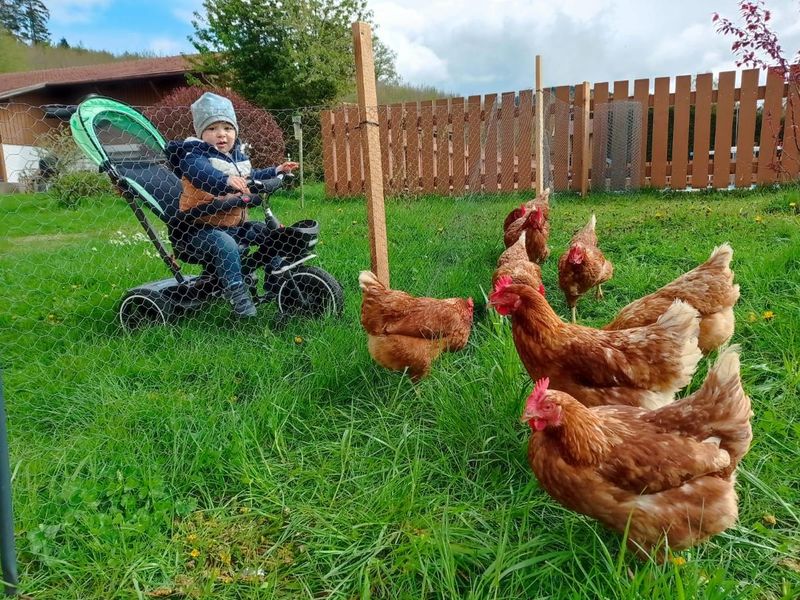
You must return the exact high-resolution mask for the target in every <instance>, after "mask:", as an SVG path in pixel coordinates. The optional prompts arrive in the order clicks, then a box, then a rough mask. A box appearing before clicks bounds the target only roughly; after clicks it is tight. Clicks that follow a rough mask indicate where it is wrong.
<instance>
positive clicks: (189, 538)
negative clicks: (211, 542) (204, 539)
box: [186, 533, 197, 544]
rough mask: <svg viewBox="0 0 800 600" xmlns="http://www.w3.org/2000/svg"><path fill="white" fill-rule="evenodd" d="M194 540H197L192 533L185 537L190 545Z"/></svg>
mask: <svg viewBox="0 0 800 600" xmlns="http://www.w3.org/2000/svg"><path fill="white" fill-rule="evenodd" d="M195 540H197V535H196V534H194V533H190V534H189V535H187V536H186V541H187V542H189V543H190V544H191V543H192V542H194V541H195Z"/></svg>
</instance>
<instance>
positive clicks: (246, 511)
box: [239, 506, 250, 515]
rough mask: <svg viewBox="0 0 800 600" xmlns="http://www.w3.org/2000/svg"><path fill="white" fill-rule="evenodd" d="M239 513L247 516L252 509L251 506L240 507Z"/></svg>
mask: <svg viewBox="0 0 800 600" xmlns="http://www.w3.org/2000/svg"><path fill="white" fill-rule="evenodd" d="M239 512H240V513H242V514H243V515H246V514H247V513H249V512H250V507H249V506H240V507H239Z"/></svg>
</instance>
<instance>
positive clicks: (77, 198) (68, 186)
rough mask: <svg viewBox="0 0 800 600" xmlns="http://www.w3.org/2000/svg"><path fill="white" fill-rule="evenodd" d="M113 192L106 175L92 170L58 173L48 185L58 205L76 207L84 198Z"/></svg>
mask: <svg viewBox="0 0 800 600" xmlns="http://www.w3.org/2000/svg"><path fill="white" fill-rule="evenodd" d="M113 193H114V186H113V185H111V181H110V180H109V178H108V175H105V174H104V173H95V172H93V171H73V172H71V173H64V174H63V175H59V176H58V177H57V178H56V179H55V181H53V185H52V186H51V187H50V195H51V196H53V197H54V198H55V199H56V202H57V203H58V205H59V206H62V207H64V208H73V209H74V208H78V206H80V205H81V204H83V202H84V201H85V200H88V199H90V198H93V197H98V196H109V195H111V194H113Z"/></svg>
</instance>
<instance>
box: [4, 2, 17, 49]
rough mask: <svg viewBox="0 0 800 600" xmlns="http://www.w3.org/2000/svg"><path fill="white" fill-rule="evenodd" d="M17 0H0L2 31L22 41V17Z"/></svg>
mask: <svg viewBox="0 0 800 600" xmlns="http://www.w3.org/2000/svg"><path fill="white" fill-rule="evenodd" d="M15 4H16V2H15V0H0V29H5V30H6V31H7V32H8V33H10V34H11V35H13V36H14V37H15V38H17V39H20V17H19V11H18V10H17V7H16V6H15Z"/></svg>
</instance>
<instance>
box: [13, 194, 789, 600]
mask: <svg viewBox="0 0 800 600" xmlns="http://www.w3.org/2000/svg"><path fill="white" fill-rule="evenodd" d="M519 200H520V197H508V196H505V197H470V198H458V199H456V200H453V199H449V198H439V197H427V198H421V199H418V200H409V199H390V200H389V201H388V202H387V208H386V212H387V227H388V235H389V244H390V247H389V253H390V261H391V266H392V283H393V285H394V286H395V287H398V288H402V289H406V290H408V291H410V292H412V293H416V294H429V295H436V296H452V295H472V296H474V297H476V298H482V296H483V294H484V293H485V292H486V291H488V290H487V286H488V283H489V281H490V277H491V272H492V270H493V265H494V261H495V259H496V257H497V255H498V254H499V252H500V251H501V249H502V237H501V224H502V219H503V217H504V215H505V214H506V213H507V212H508V210H509V209H510V207H511V206H513V205H514V203H515V202H519ZM792 202H794V203H796V205H800V199H799V198H798V191H797V189H796V188H791V189H785V190H782V191H770V190H760V191H755V192H751V193H746V194H744V193H728V194H695V195H678V194H673V195H662V194H657V193H652V192H650V193H641V194H636V195H599V196H592V197H590V198H588V199H580V198H577V197H574V196H569V195H560V196H556V197H555V199H554V200H553V210H552V216H551V219H552V221H551V226H552V243H551V245H552V247H553V253H554V254H555V257H557V256H558V255H559V254H560V253H561V252H562V251H563V249H564V247H565V244H566V242H567V240H568V239H569V237H570V235H571V233H572V232H573V231H574V230H575V229H576V228H577V227H579V226H581V225H582V224H583V223H585V221H586V220H587V218H588V216H589V214H590V212H591V211H595V212H596V214H597V219H598V233H599V236H600V239H601V246H602V248H603V250H604V251H605V253H606V255H607V256H608V257H609V258H611V259H612V260H613V261H614V263H615V267H616V270H615V277H614V279H613V280H612V281H611V282H609V284H607V285H606V286H604V289H605V292H606V297H605V299H604V300H603V301H601V302H598V301H596V300H595V299H594V298H593V297H587V298H585V299H584V300H583V301H582V302H581V303H580V304H579V318H580V319H581V320H582V321H583V322H584V323H586V324H592V325H599V324H602V323H604V322H606V321H608V320H610V319H611V318H612V316H613V315H614V314H616V311H618V310H619V309H620V308H621V307H622V306H624V305H625V304H627V303H628V302H629V301H630V300H633V299H634V298H637V297H639V296H641V295H643V294H646V293H648V292H650V291H652V290H653V289H655V288H656V287H658V286H660V285H663V284H664V283H666V282H667V281H669V280H671V279H672V278H674V277H675V276H677V275H678V274H680V273H682V272H684V271H686V270H688V269H690V268H692V267H694V266H695V265H696V264H698V263H699V262H701V261H703V260H705V258H706V257H707V256H708V254H709V253H710V251H711V249H712V248H713V247H714V246H715V245H718V244H720V243H722V242H724V241H730V242H731V243H732V244H733V247H734V249H735V256H734V269H735V271H736V278H737V281H738V282H739V283H740V284H741V289H742V297H741V300H740V302H739V304H738V306H737V309H736V316H737V329H736V334H735V337H734V341H735V342H736V343H739V344H741V345H742V375H743V379H744V383H745V388H746V390H747V391H748V393H749V394H750V395H751V396H752V399H753V403H754V410H755V417H754V427H755V440H754V444H753V447H752V449H751V451H750V453H749V455H748V456H747V457H746V459H745V461H744V464H743V467H742V469H741V472H740V476H739V483H738V489H739V493H740V507H741V512H740V517H741V518H740V523H739V525H738V526H736V527H735V528H733V529H731V530H729V531H728V532H726V533H724V534H722V535H720V536H717V537H716V538H714V539H713V540H712V541H711V542H709V543H707V544H705V545H703V546H701V547H698V548H695V549H693V550H691V551H687V552H684V553H682V554H681V556H682V557H683V558H684V559H685V560H686V563H685V564H683V565H679V564H675V563H672V562H668V563H667V564H666V565H655V564H651V563H642V562H640V561H638V560H637V559H635V558H632V557H630V556H629V555H628V554H626V553H625V552H624V546H623V545H622V544H621V543H620V538H619V536H618V535H616V534H615V533H613V532H609V531H607V530H605V529H604V528H602V527H601V526H599V525H597V524H596V523H595V522H593V521H591V520H590V519H588V518H585V517H583V516H580V515H576V514H573V513H571V512H569V511H566V510H565V509H563V508H561V507H560V506H559V505H558V504H556V503H555V502H553V501H552V500H550V498H549V497H548V496H547V495H546V494H545V493H544V492H543V491H542V490H541V489H540V487H539V485H538V484H537V482H536V479H535V477H534V476H533V475H532V473H531V472H530V470H529V468H528V466H527V464H526V460H525V447H526V443H527V437H528V431H527V430H526V428H525V427H522V426H521V425H520V424H519V422H518V417H519V413H520V408H521V403H522V401H523V399H524V398H525V396H526V394H527V392H528V391H529V389H530V387H531V383H530V381H528V380H527V379H526V376H525V375H524V371H523V369H522V367H521V364H520V362H519V359H518V358H517V356H516V352H515V350H514V347H513V342H512V340H511V336H510V332H509V327H508V324H507V323H505V322H504V321H502V320H501V319H499V318H498V317H497V315H496V314H494V313H490V314H489V315H487V316H486V317H485V318H482V319H481V320H480V321H479V322H478V323H477V324H476V327H475V330H474V332H473V335H472V338H471V340H470V344H469V346H468V347H467V349H466V350H465V351H464V352H461V353H457V354H449V355H445V356H443V357H442V359H441V360H439V361H438V362H437V363H436V364H435V365H434V368H433V370H432V373H431V376H430V377H429V378H428V379H426V380H424V381H423V382H422V383H421V384H420V385H418V386H416V387H413V386H412V385H411V384H410V383H409V381H408V379H407V378H405V377H404V376H402V375H400V374H398V373H392V372H388V371H384V370H382V369H381V368H380V367H378V366H377V365H375V364H374V363H373V362H372V361H371V359H370V357H369V355H368V353H367V350H366V344H365V339H364V334H363V332H362V330H361V328H360V325H359V321H358V315H359V309H360V294H359V290H358V284H357V277H358V272H359V271H360V270H361V269H363V268H367V267H368V265H369V245H368V240H367V229H366V219H365V211H364V205H363V200H358V199H351V200H343V201H324V200H323V199H322V197H321V190H320V189H319V188H310V189H307V190H306V207H305V208H301V207H300V206H299V202H298V199H297V195H296V193H295V195H282V196H279V197H276V198H275V199H274V202H273V206H274V208H275V211H276V213H277V214H278V215H279V216H280V217H281V218H282V219H283V220H284V221H285V222H291V221H292V220H294V219H299V218H302V217H314V218H317V219H319V220H320V222H321V224H322V233H321V237H322V240H323V242H322V244H321V245H320V246H319V248H318V254H319V259H316V260H315V264H317V265H319V266H322V267H324V268H326V269H328V270H329V271H330V272H331V273H333V274H334V275H335V276H336V277H337V278H339V280H340V281H341V282H342V284H343V286H344V288H345V294H346V308H345V313H344V316H343V318H341V319H328V320H322V321H307V320H294V321H291V322H290V323H289V324H288V326H287V327H286V328H284V329H280V330H274V329H272V328H271V327H270V322H271V318H270V317H271V314H270V313H271V311H272V310H274V309H271V308H269V307H267V308H263V309H262V310H261V313H262V314H261V315H260V316H259V317H258V318H257V319H256V320H255V321H254V322H253V323H249V324H247V325H246V326H245V325H242V324H238V323H234V322H232V321H231V320H230V319H229V318H228V312H229V311H228V309H227V307H225V306H223V305H218V306H211V307H210V308H209V310H208V311H207V313H206V314H204V315H201V316H197V317H195V318H192V319H186V320H183V321H180V322H179V323H177V324H176V325H175V326H173V327H169V328H152V329H148V330H144V331H142V332H139V333H136V334H133V335H127V334H124V333H122V332H121V331H120V330H119V329H118V327H117V325H116V322H115V314H114V311H115V308H116V303H117V302H118V300H119V298H120V297H121V295H122V293H123V292H124V290H125V289H127V288H129V287H133V286H135V285H137V284H139V283H141V282H144V281H149V280H153V279H158V278H161V277H163V276H165V275H166V269H165V268H164V266H163V265H162V264H160V262H159V260H158V259H157V258H153V257H152V256H148V253H152V250H151V248H150V246H149V245H148V244H147V243H146V242H140V241H136V239H135V238H134V237H132V236H134V235H135V234H136V233H138V225H137V224H136V221H135V220H134V218H133V216H132V215H131V214H130V212H129V210H128V208H127V207H126V206H125V205H124V203H123V202H122V201H120V200H118V199H117V200H114V199H105V200H95V201H93V202H91V203H88V204H86V205H85V206H82V207H80V208H78V209H77V210H74V211H70V210H65V209H59V208H57V207H56V205H55V202H54V201H53V200H51V199H49V198H48V197H46V196H4V197H0V223H2V237H0V281H2V287H0V352H2V364H3V367H4V369H5V382H6V400H7V404H8V412H9V436H10V443H11V458H12V470H13V473H14V482H13V493H14V509H15V517H16V530H17V547H18V552H19V563H20V580H21V587H22V589H23V591H25V592H26V593H29V594H31V595H32V596H33V597H35V598H37V600H45V599H59V600H61V599H64V598H81V599H88V598H97V599H103V600H107V599H111V598H146V597H152V596H149V594H159V593H160V594H167V592H173V593H174V596H173V597H189V598H215V599H233V598H281V599H283V598H410V599H412V598H413V599H417V598H447V599H452V598H476V599H477V598H508V599H516V598H643V599H644V598H646V599H651V598H659V599H665V600H666V599H669V600H672V599H677V598H719V599H722V598H758V599H762V598H764V599H766V598H776V599H777V598H785V599H789V598H796V597H798V595H799V594H800V574H798V568H800V564H799V563H798V552H799V551H800V531H798V528H800V509H798V508H797V507H798V506H800V450H799V449H798V448H799V447H800V445H799V444H798V437H800V419H798V415H800V411H799V410H798V409H799V408H800V397H799V394H798V388H800V341H799V340H798V336H800V310H799V309H800V216H798V213H797V212H796V210H795V209H796V206H795V207H794V208H793V207H790V203H792ZM128 242H130V243H128ZM555 257H553V258H551V259H550V261H549V262H548V263H547V264H546V265H545V266H544V278H545V284H546V286H547V289H548V299H549V300H550V301H551V303H552V304H553V306H554V308H555V309H556V310H557V311H558V312H559V313H560V314H562V315H564V316H566V315H567V314H568V313H567V309H566V307H565V304H564V300H563V297H561V295H560V293H559V290H558V287H557V284H556V277H557V276H556V266H555V265H556V260H555ZM767 311H771V313H768V312H767ZM765 314H767V315H769V314H772V315H773V316H772V318H765V316H764V315H765ZM712 359H713V357H712ZM706 368H707V361H706V360H704V361H703V363H702V366H701V369H700V370H699V371H698V374H697V375H696V377H695V380H694V382H693V387H696V386H697V385H698V384H699V383H700V382H701V381H702V378H703V376H704V373H705V370H706ZM767 515H773V516H774V517H775V523H774V524H769V523H768V522H767V521H768V520H767V521H765V519H764V517H765V516H767Z"/></svg>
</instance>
